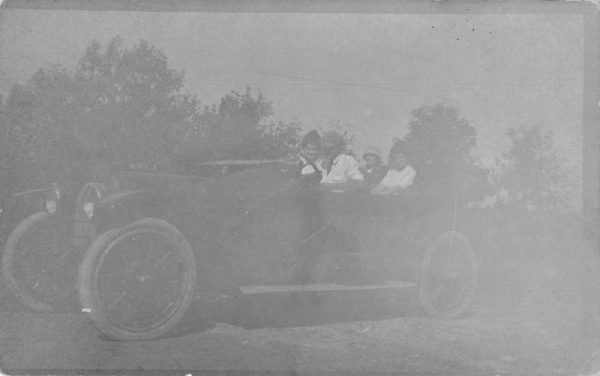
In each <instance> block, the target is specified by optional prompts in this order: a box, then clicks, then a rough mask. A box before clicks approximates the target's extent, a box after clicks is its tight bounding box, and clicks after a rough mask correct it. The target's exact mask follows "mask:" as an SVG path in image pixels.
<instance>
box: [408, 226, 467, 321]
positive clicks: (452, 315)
mask: <svg viewBox="0 0 600 376" xmlns="http://www.w3.org/2000/svg"><path fill="white" fill-rule="evenodd" d="M449 237H453V238H454V241H456V240H457V239H458V240H459V241H461V242H462V243H463V244H464V245H465V251H466V252H467V255H468V258H469V261H470V264H471V268H472V272H473V283H471V285H470V286H468V289H469V290H468V291H467V293H466V295H465V297H464V298H463V300H462V302H461V304H460V305H459V307H457V308H456V309H454V310H452V311H450V312H444V311H441V310H439V309H438V308H436V307H435V306H434V305H433V304H432V302H431V300H430V297H429V293H428V291H426V287H425V283H423V279H424V278H426V277H425V276H426V275H427V272H428V270H429V267H430V264H431V259H432V257H433V255H434V253H435V252H436V251H437V248H438V247H439V246H440V245H441V243H443V242H445V241H447V240H448V238H449ZM478 278H479V263H478V261H477V257H476V255H475V252H474V251H473V246H472V245H471V242H470V241H469V239H468V238H467V237H466V236H464V235H463V234H461V233H459V232H456V231H446V232H443V233H441V234H439V235H437V236H436V237H435V239H434V240H433V241H432V243H431V244H430V245H429V247H428V248H427V251H426V253H425V257H424V258H423V262H422V265H421V275H420V283H419V302H420V304H421V307H422V308H423V309H424V310H425V313H427V315H428V316H430V317H432V318H437V319H445V320H452V319H457V318H460V317H462V316H464V315H465V314H466V313H467V312H468V311H469V309H470V308H471V306H472V304H473V301H474V298H475V295H476V291H477V281H478Z"/></svg>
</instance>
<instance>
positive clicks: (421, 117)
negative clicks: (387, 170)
mask: <svg viewBox="0 0 600 376" xmlns="http://www.w3.org/2000/svg"><path fill="white" fill-rule="evenodd" d="M476 140H477V132H476V130H475V128H473V127H472V126H471V125H470V124H469V123H468V122H467V121H466V120H465V119H463V118H461V117H459V114H458V111H457V110H456V109H455V108H452V107H447V106H444V105H442V104H437V105H435V106H431V107H430V106H425V107H421V108H418V109H416V110H414V111H413V112H412V113H411V120H410V122H409V132H408V133H407V135H406V136H405V137H404V141H406V142H407V143H408V145H409V148H410V151H411V158H410V163H411V164H412V165H413V167H414V168H415V170H416V171H417V173H418V179H419V181H420V184H421V186H422V187H423V188H424V189H427V190H429V191H433V192H437V193H440V194H442V195H447V196H448V195H451V194H454V193H457V192H458V193H460V196H461V199H462V200H465V201H469V200H477V199H480V198H482V197H483V195H484V194H485V193H486V192H487V190H488V189H489V187H488V185H487V171H486V170H485V169H483V168H481V167H480V166H479V165H478V160H477V158H475V157H474V156H473V155H472V152H473V149H474V148H475V146H476Z"/></svg>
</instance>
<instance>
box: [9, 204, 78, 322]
mask: <svg viewBox="0 0 600 376" xmlns="http://www.w3.org/2000/svg"><path fill="white" fill-rule="evenodd" d="M69 231H70V226H69V225H68V223H66V222H64V221H62V220H60V219H59V218H56V217H55V216H54V215H51V214H49V213H47V212H39V213H35V214H33V215H31V216H29V217H28V218H26V219H25V220H24V221H22V222H21V223H20V224H19V225H18V226H17V227H16V228H15V229H14V230H13V231H12V233H11V234H10V236H9V237H8V240H7V242H6V247H5V249H4V254H3V255H2V276H3V278H4V282H5V284H6V288H7V290H8V291H9V292H10V293H11V294H12V295H13V296H14V297H15V298H16V299H17V300H18V301H19V302H20V303H22V304H23V305H24V306H26V307H27V308H29V309H31V310H34V311H38V312H51V311H53V310H55V309H56V308H58V307H60V306H64V305H65V304H68V303H69V302H70V300H71V299H72V298H73V294H74V292H75V281H76V277H77V274H76V272H75V271H76V270H77V266H78V264H79V261H80V257H81V254H80V253H79V252H77V250H76V249H74V247H73V244H71V243H70V242H69V240H70V239H71V236H70V233H69Z"/></svg>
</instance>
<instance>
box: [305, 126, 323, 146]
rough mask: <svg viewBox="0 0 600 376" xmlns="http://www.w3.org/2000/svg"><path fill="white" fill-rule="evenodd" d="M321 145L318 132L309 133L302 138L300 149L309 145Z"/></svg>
mask: <svg viewBox="0 0 600 376" xmlns="http://www.w3.org/2000/svg"><path fill="white" fill-rule="evenodd" d="M320 143H321V136H319V133H318V132H317V131H316V130H314V129H313V130H312V131H309V132H308V133H307V134H305V135H304V137H302V140H301V141H300V147H305V146H306V145H308V144H316V145H319V144H320Z"/></svg>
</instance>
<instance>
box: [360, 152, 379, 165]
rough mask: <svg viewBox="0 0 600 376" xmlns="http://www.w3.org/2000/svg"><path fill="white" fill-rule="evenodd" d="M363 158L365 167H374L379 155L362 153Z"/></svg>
mask: <svg viewBox="0 0 600 376" xmlns="http://www.w3.org/2000/svg"><path fill="white" fill-rule="evenodd" d="M363 159H364V160H365V165H366V166H367V168H372V167H375V166H376V165H377V163H378V162H379V157H378V156H376V155H375V154H372V153H368V154H365V155H363Z"/></svg>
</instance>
